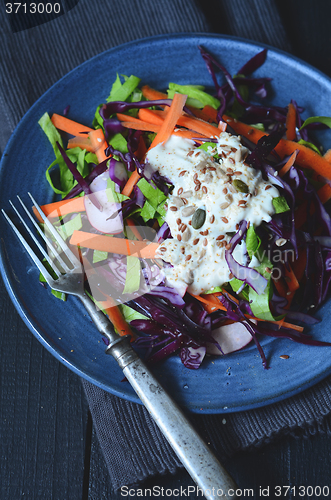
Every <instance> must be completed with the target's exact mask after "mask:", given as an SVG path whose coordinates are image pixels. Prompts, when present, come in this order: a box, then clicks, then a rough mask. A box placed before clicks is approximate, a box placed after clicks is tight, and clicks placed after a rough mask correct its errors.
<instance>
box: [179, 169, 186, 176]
mask: <svg viewBox="0 0 331 500" xmlns="http://www.w3.org/2000/svg"><path fill="white" fill-rule="evenodd" d="M186 172H187V170H182V171H181V172H180V173H179V177H183V175H185V174H186Z"/></svg>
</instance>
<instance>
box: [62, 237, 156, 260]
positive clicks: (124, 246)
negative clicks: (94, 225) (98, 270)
mask: <svg viewBox="0 0 331 500" xmlns="http://www.w3.org/2000/svg"><path fill="white" fill-rule="evenodd" d="M70 244H71V245H76V246H81V247H85V248H91V249H93V250H100V251H102V252H110V253H118V254H121V255H132V256H134V257H141V258H144V259H151V258H154V257H155V252H156V250H157V249H158V248H159V244H158V243H154V242H146V241H135V240H127V239H124V238H114V237H111V236H107V235H104V234H93V233H88V232H85V231H74V232H73V235H72V236H71V239H70Z"/></svg>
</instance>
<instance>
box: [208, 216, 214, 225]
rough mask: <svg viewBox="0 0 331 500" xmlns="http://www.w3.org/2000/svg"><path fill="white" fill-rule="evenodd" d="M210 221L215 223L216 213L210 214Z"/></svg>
mask: <svg viewBox="0 0 331 500" xmlns="http://www.w3.org/2000/svg"><path fill="white" fill-rule="evenodd" d="M209 222H210V223H211V224H214V222H215V215H211V216H210V219H209Z"/></svg>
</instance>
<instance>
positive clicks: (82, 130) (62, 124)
mask: <svg viewBox="0 0 331 500" xmlns="http://www.w3.org/2000/svg"><path fill="white" fill-rule="evenodd" d="M51 122H52V123H53V125H54V126H55V127H56V128H57V129H59V130H62V132H67V133H68V134H71V135H74V136H79V135H81V136H83V137H86V132H91V131H92V130H93V129H92V128H90V127H86V126H85V125H81V124H80V123H77V122H75V121H73V120H69V118H66V117H65V116H61V115H57V114H56V113H54V114H53V116H52V118H51Z"/></svg>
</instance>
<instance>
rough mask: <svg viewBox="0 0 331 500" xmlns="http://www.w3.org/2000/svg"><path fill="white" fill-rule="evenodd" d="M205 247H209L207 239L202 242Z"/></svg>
mask: <svg viewBox="0 0 331 500" xmlns="http://www.w3.org/2000/svg"><path fill="white" fill-rule="evenodd" d="M202 244H203V246H204V247H206V246H207V245H208V240H207V238H205V239H204V240H203V242H202Z"/></svg>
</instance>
